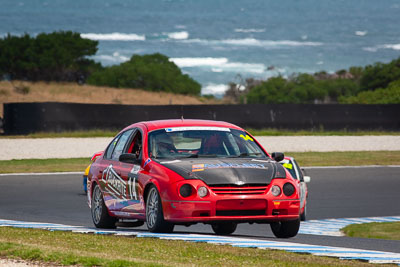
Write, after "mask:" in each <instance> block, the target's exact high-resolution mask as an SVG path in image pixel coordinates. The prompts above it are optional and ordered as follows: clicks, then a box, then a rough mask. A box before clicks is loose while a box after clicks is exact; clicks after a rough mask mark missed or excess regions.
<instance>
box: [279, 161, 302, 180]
mask: <svg viewBox="0 0 400 267" xmlns="http://www.w3.org/2000/svg"><path fill="white" fill-rule="evenodd" d="M279 163H280V164H282V166H283V167H285V168H286V169H287V170H288V171H289V172H290V174H291V175H292V177H293V178H294V179H298V177H297V173H296V170H295V168H296V166H295V165H294V164H293V162H292V161H291V160H288V159H284V160H282V161H280V162H279Z"/></svg>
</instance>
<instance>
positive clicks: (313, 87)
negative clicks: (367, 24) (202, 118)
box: [225, 57, 400, 104]
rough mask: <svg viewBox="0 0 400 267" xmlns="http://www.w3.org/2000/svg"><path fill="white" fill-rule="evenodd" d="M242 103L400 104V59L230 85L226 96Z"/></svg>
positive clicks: (249, 80) (250, 80)
mask: <svg viewBox="0 0 400 267" xmlns="http://www.w3.org/2000/svg"><path fill="white" fill-rule="evenodd" d="M225 97H226V98H230V99H232V100H233V101H235V102H238V103H249V104H250V103H260V104H269V103H297V104H306V103H342V104H400V57H399V58H398V59H395V60H392V61H391V62H389V63H387V64H384V63H375V64H373V65H368V66H366V67H351V68H349V69H348V70H340V71H337V72H336V73H333V74H329V73H326V72H324V71H322V72H317V73H314V74H307V73H298V74H293V75H291V76H289V77H283V76H278V77H272V78H269V79H268V80H265V81H262V80H255V79H251V78H250V79H246V80H244V81H243V82H241V83H230V87H229V89H228V90H227V92H226V93H225Z"/></svg>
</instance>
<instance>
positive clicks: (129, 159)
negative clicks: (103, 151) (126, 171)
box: [119, 153, 142, 164]
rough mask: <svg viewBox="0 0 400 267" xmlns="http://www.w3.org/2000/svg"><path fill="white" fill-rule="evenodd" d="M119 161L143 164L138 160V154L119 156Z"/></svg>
mask: <svg viewBox="0 0 400 267" xmlns="http://www.w3.org/2000/svg"><path fill="white" fill-rule="evenodd" d="M119 161H121V162H125V163H130V164H140V163H141V162H142V160H141V159H138V158H136V154H132V153H124V154H121V155H120V156H119Z"/></svg>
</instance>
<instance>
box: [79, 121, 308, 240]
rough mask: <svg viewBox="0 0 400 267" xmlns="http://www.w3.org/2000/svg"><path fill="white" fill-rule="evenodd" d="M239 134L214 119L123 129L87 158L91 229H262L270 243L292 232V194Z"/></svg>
mask: <svg viewBox="0 0 400 267" xmlns="http://www.w3.org/2000/svg"><path fill="white" fill-rule="evenodd" d="M283 159H284V155H283V153H279V152H276V153H271V155H270V154H268V153H267V152H266V151H265V150H264V148H263V147H262V146H261V145H260V144H259V143H258V142H257V140H256V139H255V138H254V137H253V136H252V135H251V134H250V133H248V132H246V131H245V130H243V129H242V128H240V127H238V126H236V125H233V124H230V123H226V122H219V121H207V120H186V119H180V120H160V121H148V122H139V123H135V124H132V125H130V126H128V127H126V128H125V129H123V130H122V131H121V132H120V133H118V134H117V136H116V137H115V138H114V139H113V140H112V141H111V143H110V144H109V145H108V146H107V147H106V148H105V150H104V152H102V153H101V154H100V155H97V157H95V158H94V161H93V163H92V165H91V167H90V170H89V173H88V176H87V197H88V204H89V207H90V209H91V215H92V219H93V223H94V225H95V226H96V227H98V228H115V227H116V226H117V225H120V224H123V223H130V225H131V226H139V225H143V224H144V223H146V225H147V228H148V229H149V231H151V232H172V231H173V229H174V226H175V225H186V226H190V225H192V224H196V223H205V224H209V225H211V227H212V229H213V231H214V232H215V233H216V234H221V235H228V234H231V233H233V232H234V231H235V230H236V227H237V224H239V223H262V224H270V227H271V229H272V232H273V233H274V235H275V236H276V237H278V238H289V237H293V236H295V235H296V234H297V232H298V230H299V227H300V212H301V210H300V189H299V186H298V183H297V182H296V180H295V179H293V178H292V177H291V174H290V172H289V171H288V170H287V169H286V168H284V167H283V166H282V165H281V164H279V163H277V162H279V161H282V160H283Z"/></svg>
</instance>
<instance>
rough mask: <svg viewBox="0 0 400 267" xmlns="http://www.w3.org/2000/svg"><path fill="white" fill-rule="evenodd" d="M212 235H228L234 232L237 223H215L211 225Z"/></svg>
mask: <svg viewBox="0 0 400 267" xmlns="http://www.w3.org/2000/svg"><path fill="white" fill-rule="evenodd" d="M211 227H212V229H213V231H214V233H216V234H217V235H230V234H232V233H233V232H235V230H236V227H237V223H233V222H223V223H215V224H212V225H211Z"/></svg>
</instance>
